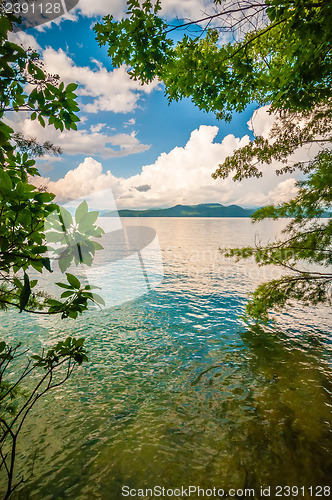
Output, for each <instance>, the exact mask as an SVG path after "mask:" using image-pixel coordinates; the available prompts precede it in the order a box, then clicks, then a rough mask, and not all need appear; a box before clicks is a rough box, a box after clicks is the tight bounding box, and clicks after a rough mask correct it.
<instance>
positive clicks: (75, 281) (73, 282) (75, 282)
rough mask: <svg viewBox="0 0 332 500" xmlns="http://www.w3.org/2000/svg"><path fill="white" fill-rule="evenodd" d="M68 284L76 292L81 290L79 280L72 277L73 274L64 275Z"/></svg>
mask: <svg viewBox="0 0 332 500" xmlns="http://www.w3.org/2000/svg"><path fill="white" fill-rule="evenodd" d="M66 276H67V280H68V283H69V284H70V285H71V286H72V287H73V288H75V289H76V290H79V289H80V288H81V283H80V282H79V280H78V279H77V278H76V276H74V275H73V274H70V273H66Z"/></svg>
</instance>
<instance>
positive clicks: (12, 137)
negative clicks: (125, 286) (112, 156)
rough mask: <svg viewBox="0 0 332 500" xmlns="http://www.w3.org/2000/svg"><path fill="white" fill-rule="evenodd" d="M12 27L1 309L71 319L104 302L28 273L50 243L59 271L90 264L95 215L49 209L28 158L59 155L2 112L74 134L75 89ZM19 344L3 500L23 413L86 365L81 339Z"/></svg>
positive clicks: (4, 52) (1, 172) (9, 394)
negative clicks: (15, 37)
mask: <svg viewBox="0 0 332 500" xmlns="http://www.w3.org/2000/svg"><path fill="white" fill-rule="evenodd" d="M14 21H15V18H13V17H11V16H10V15H1V16H0V55H1V58H0V309H3V310H6V309H9V308H13V309H17V310H19V312H22V311H26V312H30V313H34V314H46V315H49V314H60V315H61V317H62V318H66V317H71V318H76V317H77V315H78V314H80V313H82V312H83V311H84V310H86V309H87V307H88V303H89V302H94V303H101V302H102V299H101V298H100V297H99V296H98V295H96V294H95V293H93V292H92V288H93V287H91V286H89V285H87V286H84V285H82V284H81V283H80V281H79V280H78V279H77V278H76V277H75V276H74V275H72V274H70V273H66V278H67V279H66V282H65V283H58V286H59V290H61V291H62V294H61V298H60V299H55V298H53V297H50V296H49V295H48V294H46V293H45V292H44V291H43V290H42V288H41V287H40V285H39V280H38V277H37V279H36V278H35V279H31V273H32V272H33V273H34V274H35V275H37V276H38V273H42V272H43V271H44V272H51V271H52V269H51V261H50V257H49V256H48V254H47V250H50V247H51V245H52V244H54V245H55V248H54V251H53V254H52V255H53V259H54V260H56V261H57V262H58V266H59V268H60V269H61V271H62V272H64V271H66V270H67V269H68V267H69V266H70V264H71V263H72V262H73V261H74V262H76V263H77V264H78V263H80V262H83V263H84V264H89V263H91V262H92V257H93V255H94V253H95V251H96V250H97V249H98V248H100V247H101V246H100V244H99V243H97V242H95V241H92V240H91V238H92V237H100V236H101V234H102V233H103V231H102V229H101V228H98V227H97V226H96V225H95V222H96V219H97V216H98V213H97V212H89V211H88V207H87V204H86V203H85V202H83V203H82V204H81V205H80V206H79V207H78V208H77V210H76V220H75V219H73V217H72V216H71V215H70V213H69V212H68V211H67V210H65V209H64V208H61V209H60V207H59V206H57V205H56V204H55V203H54V202H53V200H54V195H53V194H51V193H48V192H44V191H43V190H42V189H38V188H36V187H35V186H34V185H33V183H32V182H31V179H32V178H33V177H34V176H36V175H38V170H37V168H36V166H35V159H34V157H36V156H40V155H42V154H44V153H45V152H47V153H55V154H58V153H60V152H61V151H60V150H59V148H57V147H56V146H53V145H52V144H50V143H44V144H42V145H40V144H38V143H37V142H36V140H35V139H34V138H25V137H23V136H22V135H21V134H15V133H14V130H13V129H12V128H11V127H9V126H8V125H7V124H6V123H5V118H6V116H7V115H8V113H18V112H21V111H25V112H28V113H29V114H30V118H31V120H38V121H39V123H40V124H41V125H42V126H43V127H44V126H45V125H46V123H48V124H49V125H52V126H54V127H55V128H56V129H59V130H61V131H62V130H64V128H66V129H68V130H69V129H74V130H76V122H77V121H78V120H79V119H78V117H77V116H76V114H75V113H76V112H77V111H78V109H79V108H78V106H77V104H76V100H75V99H76V94H75V93H74V91H75V89H76V87H77V85H76V84H74V83H71V84H69V85H67V87H65V85H64V84H63V83H61V82H60V81H59V79H58V77H56V76H50V75H48V74H47V73H45V71H44V69H43V66H42V63H41V61H40V60H39V55H38V54H37V53H36V52H34V51H32V50H25V49H23V48H22V47H21V46H19V45H17V44H15V43H12V42H11V41H9V39H8V35H9V33H10V32H11V31H12V22H14ZM45 231H47V237H45ZM63 289H65V290H63ZM22 343H23V345H21V343H19V344H17V345H9V344H8V343H7V342H6V341H5V339H3V340H1V342H0V471H1V472H2V473H4V475H5V477H6V482H7V487H6V493H5V496H4V498H5V499H7V498H8V497H9V496H10V495H11V493H12V492H13V491H14V489H15V488H17V486H18V485H19V484H21V482H22V481H23V480H24V478H23V476H21V477H20V478H19V477H17V476H20V474H19V473H16V471H15V469H14V466H15V458H16V450H17V441H18V436H19V433H20V431H21V429H22V425H23V423H24V422H25V419H26V417H27V415H28V414H29V411H30V410H31V408H32V406H33V405H34V404H35V403H36V402H37V401H38V400H39V399H40V397H41V396H42V395H43V394H45V392H48V391H49V390H51V389H53V388H54V387H57V386H58V385H60V384H62V383H64V382H65V381H66V380H67V378H68V377H69V376H70V374H71V373H72V370H73V368H74V367H75V366H77V365H80V364H81V363H83V362H84V361H86V360H87V352H86V350H85V348H84V345H83V344H84V339H74V338H71V337H70V338H68V339H66V340H63V341H60V342H58V343H57V345H55V346H54V347H52V348H50V349H48V350H47V351H44V352H43V353H42V354H41V355H37V354H35V355H31V354H33V353H30V352H29V349H27V348H26V347H25V342H22ZM18 358H19V362H17V359H18ZM9 375H10V376H9ZM27 378H29V379H30V382H29V384H28V387H30V390H29V391H24V390H23V389H22V383H23V381H26V379H27ZM36 381H37V382H36ZM31 384H32V385H31ZM31 387H32V389H31Z"/></svg>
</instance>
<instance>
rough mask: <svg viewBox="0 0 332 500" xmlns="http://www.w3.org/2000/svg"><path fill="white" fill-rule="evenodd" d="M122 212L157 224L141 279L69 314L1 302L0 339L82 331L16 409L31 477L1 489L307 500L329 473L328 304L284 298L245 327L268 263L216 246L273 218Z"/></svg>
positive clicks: (276, 227)
mask: <svg viewBox="0 0 332 500" xmlns="http://www.w3.org/2000/svg"><path fill="white" fill-rule="evenodd" d="M123 223H124V224H125V225H127V226H135V227H136V228H137V226H140V225H144V226H150V227H151V228H153V229H154V230H155V231H156V233H157V236H158V238H159V243H160V248H161V254H162V259H163V263H164V279H163V281H162V282H161V283H160V284H159V285H157V286H156V287H155V289H153V290H151V291H149V292H148V293H146V294H144V295H141V296H139V297H138V298H136V299H134V300H130V301H127V302H124V303H121V304H118V305H117V306H114V307H111V308H108V309H107V310H104V311H101V312H97V311H91V312H89V313H87V314H84V315H83V316H82V317H80V318H79V319H78V320H76V321H73V320H55V319H54V318H43V319H42V320H40V319H38V320H37V319H35V318H34V317H31V316H29V315H27V314H20V315H19V314H17V313H15V312H10V313H2V314H1V327H0V332H1V335H2V336H3V337H4V338H5V339H6V340H7V341H9V340H10V339H11V340H12V341H15V340H19V339H21V340H22V339H24V342H25V343H28V344H29V346H30V347H31V349H32V350H33V351H35V352H37V351H38V350H40V349H41V346H45V345H52V344H54V343H55V342H56V341H57V340H58V339H59V338H65V337H66V336H68V335H75V336H76V337H80V336H84V337H86V343H87V347H88V349H89V352H90V362H89V363H88V364H86V365H83V366H82V367H80V368H79V369H78V370H77V371H76V372H75V374H74V375H73V377H72V378H71V379H70V380H69V381H68V382H67V383H66V385H64V386H62V387H60V388H58V389H57V390H55V391H54V392H52V393H50V394H48V395H47V396H46V397H45V398H44V400H43V401H42V402H40V403H39V404H38V406H36V407H35V408H34V410H33V412H32V414H31V416H30V418H29V421H27V424H26V427H25V432H24V436H23V438H22V442H21V450H20V460H23V461H24V464H25V465H24V467H25V468H26V471H27V474H28V472H29V469H30V467H31V466H32V463H33V461H34V460H35V464H34V476H33V477H32V479H31V480H30V481H29V482H28V483H26V484H25V485H23V486H22V487H21V489H20V491H18V492H17V493H15V494H14V495H13V498H17V499H28V498H29V499H31V500H51V499H52V500H60V499H75V500H92V499H102V500H116V499H120V498H124V496H122V487H123V486H128V488H131V489H135V490H138V489H146V488H153V487H154V486H157V485H158V486H160V487H165V488H169V489H172V488H173V489H176V488H179V487H180V488H181V487H182V486H183V487H188V486H190V485H196V486H197V487H198V486H200V487H201V488H213V487H216V488H223V489H224V490H225V491H228V490H229V489H231V488H234V489H238V490H240V489H245V488H252V489H254V490H255V494H256V495H257V498H259V497H260V496H259V494H258V493H259V491H260V487H261V486H263V487H268V486H270V487H271V488H272V491H276V490H275V488H276V487H277V486H287V485H288V486H297V487H299V488H300V487H303V490H302V491H303V494H302V493H301V496H300V497H299V498H312V496H313V495H310V491H309V490H308V488H309V487H313V488H315V487H316V486H325V485H328V484H329V483H330V478H331V474H332V460H331V390H332V384H331V381H332V378H331V359H332V358H331V353H332V350H331V312H330V310H329V308H328V306H326V307H316V308H306V309H303V308H302V307H300V306H299V305H294V307H293V308H292V309H289V310H285V311H283V314H281V313H279V314H278V315H277V318H278V323H277V324H276V325H275V326H269V327H265V328H264V329H263V328H259V327H251V328H250V327H248V326H246V325H245V324H244V323H243V321H242V319H241V318H240V315H241V313H243V311H244V308H245V304H246V301H247V294H248V293H249V292H251V291H253V290H254V288H255V286H256V285H257V284H258V283H259V282H261V281H262V280H267V279H271V278H274V277H277V276H279V272H280V271H279V270H277V269H273V268H271V269H259V268H258V267H257V266H256V265H255V264H254V263H253V262H251V261H247V262H240V263H237V264H236V263H234V261H232V260H229V259H225V258H224V257H222V256H221V254H220V252H219V251H218V248H219V247H228V246H242V245H248V244H252V243H253V242H254V239H255V238H256V239H257V237H259V238H261V239H262V241H268V240H270V239H273V238H274V236H275V235H276V234H277V233H279V232H280V230H281V229H282V228H283V227H284V226H285V224H286V221H285V220H283V221H275V222H271V221H265V222H263V223H261V224H259V225H252V224H251V222H250V220H249V219H193V218H190V219H187V218H178V219H174V218H167V219H166V218H163V219H162V218H160V219H158V218H149V219H144V220H143V219H123ZM257 234H258V235H259V236H257ZM255 235H256V236H255ZM133 286H134V284H133ZM326 491H327V490H326ZM322 496H323V493H322ZM233 497H234V496H233ZM130 498H132V497H130ZM136 498H139V497H138V496H137V497H136ZM140 498H152V497H151V496H144V495H143V496H140ZM156 498H157V497H156ZM166 498H184V497H183V496H181V495H174V496H169V497H166ZM191 498H198V496H197V495H196V496H195V494H192V495H191ZM214 498H222V497H221V496H220V495H219V496H214ZM224 498H226V497H224ZM234 498H240V493H238V496H235V497H234ZM271 498H274V495H273V493H271ZM276 498H277V496H276ZM289 498H293V497H289ZM294 498H297V497H296V496H294Z"/></svg>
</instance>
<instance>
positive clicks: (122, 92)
mask: <svg viewBox="0 0 332 500" xmlns="http://www.w3.org/2000/svg"><path fill="white" fill-rule="evenodd" d="M43 61H44V63H45V67H46V70H47V71H48V72H49V73H51V74H58V75H59V76H60V78H61V79H62V80H63V81H64V82H65V83H66V84H68V83H70V82H76V83H77V84H78V85H79V88H78V90H77V93H78V94H79V95H81V96H87V97H90V98H91V102H90V103H88V104H86V105H83V106H82V109H83V110H84V111H86V112H88V113H96V112H97V111H113V112H114V113H128V112H130V111H133V110H134V109H135V108H136V106H137V102H138V100H139V98H140V97H141V95H142V93H143V94H144V93H150V92H152V91H153V90H154V89H155V88H156V87H157V83H156V82H153V83H151V84H149V85H140V84H139V83H138V82H135V81H134V80H131V79H130V77H129V75H128V73H127V71H126V68H125V66H121V67H120V68H115V69H114V70H113V71H108V70H107V69H106V68H105V67H104V66H103V65H102V64H101V63H99V62H97V61H94V63H95V67H94V68H91V67H90V66H77V65H76V64H75V63H74V61H73V60H72V59H71V58H70V57H69V56H68V55H67V54H66V53H65V52H64V51H63V50H62V49H59V50H58V51H56V50H54V49H53V48H51V47H48V48H47V49H46V50H44V52H43Z"/></svg>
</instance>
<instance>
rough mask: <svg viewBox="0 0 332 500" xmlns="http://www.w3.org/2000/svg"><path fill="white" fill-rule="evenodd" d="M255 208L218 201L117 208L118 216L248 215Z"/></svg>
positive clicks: (108, 214)
mask: <svg viewBox="0 0 332 500" xmlns="http://www.w3.org/2000/svg"><path fill="white" fill-rule="evenodd" d="M254 212H255V209H245V208H242V207H239V206H238V205H229V206H228V207H225V206H224V205H220V203H202V204H200V205H175V207H171V208H151V209H149V210H119V212H118V213H119V216H120V217H250V215H251V214H253V213H254ZM100 215H101V216H104V217H112V216H114V215H115V213H114V212H106V211H104V212H102V213H101V214H100Z"/></svg>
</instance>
